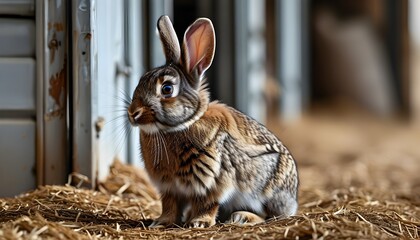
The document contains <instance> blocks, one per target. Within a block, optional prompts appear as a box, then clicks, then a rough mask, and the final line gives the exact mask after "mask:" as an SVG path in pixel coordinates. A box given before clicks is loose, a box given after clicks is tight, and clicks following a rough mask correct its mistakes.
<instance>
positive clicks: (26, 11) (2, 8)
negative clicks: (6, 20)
mask: <svg viewBox="0 0 420 240" xmlns="http://www.w3.org/2000/svg"><path fill="white" fill-rule="evenodd" d="M0 14H1V15H19V16H33V15H34V14H35V0H0Z"/></svg>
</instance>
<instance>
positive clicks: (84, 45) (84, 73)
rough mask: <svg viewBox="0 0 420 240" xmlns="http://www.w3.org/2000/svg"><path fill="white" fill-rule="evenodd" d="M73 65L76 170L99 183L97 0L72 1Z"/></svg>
mask: <svg viewBox="0 0 420 240" xmlns="http://www.w3.org/2000/svg"><path fill="white" fill-rule="evenodd" d="M72 31H73V32H72V49H73V52H72V56H73V59H72V66H73V69H72V71H73V73H74V75H73V79H72V80H73V91H74V92H73V104H72V107H73V108H72V109H71V110H70V111H72V112H73V126H72V127H73V128H72V133H71V134H73V142H72V145H73V153H72V164H73V169H72V170H73V171H76V172H79V173H81V174H83V175H86V176H87V177H88V178H90V179H91V181H92V187H93V188H95V187H96V181H97V176H98V170H97V169H98V164H99V159H98V143H97V139H96V136H95V131H94V121H95V119H96V117H97V98H98V96H97V92H96V90H97V87H96V86H97V85H96V84H97V48H96V47H97V44H96V41H97V39H96V38H97V37H96V3H95V1H94V0H77V1H73V2H72Z"/></svg>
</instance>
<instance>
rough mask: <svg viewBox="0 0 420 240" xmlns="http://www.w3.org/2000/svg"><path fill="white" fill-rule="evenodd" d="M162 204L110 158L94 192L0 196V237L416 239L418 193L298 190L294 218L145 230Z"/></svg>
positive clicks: (62, 189) (50, 189) (56, 189)
mask: <svg viewBox="0 0 420 240" xmlns="http://www.w3.org/2000/svg"><path fill="white" fill-rule="evenodd" d="M159 212H160V202H159V200H158V196H157V194H156V193H155V191H154V189H153V188H151V187H150V184H149V182H148V180H147V179H146V178H144V172H142V171H141V170H138V169H136V168H134V167H130V166H126V165H123V164H120V163H119V162H115V163H114V165H113V166H112V168H111V173H110V175H109V177H108V179H107V180H106V181H105V182H103V183H101V184H100V186H99V187H98V191H92V190H87V189H80V188H76V187H73V186H69V185H67V186H45V187H40V188H38V189H37V190H35V191H32V192H29V193H26V194H24V195H21V196H19V197H16V198H11V199H0V238H5V239H37V238H50V239H98V238H104V239H141V238H152V239H178V238H200V239H210V238H212V239H259V238H271V239H279V238H287V239H292V238H293V239H296V238H299V239H311V238H314V239H317V238H324V239H337V238H356V239H367V238H368V239H370V238H374V239H386V238H395V237H396V238H412V239H416V238H419V237H420V196H419V195H418V194H417V195H416V194H411V195H410V194H396V193H387V192H383V191H379V190H367V189H361V188H358V189H356V188H348V189H337V190H333V191H323V190H319V191H318V190H313V189H305V188H304V189H302V190H301V192H300V210H299V213H298V215H297V216H294V217H291V218H288V219H283V220H271V221H269V222H267V223H264V224H259V225H256V226H246V227H240V226H234V225H224V224H219V225H217V226H214V227H211V228H208V229H183V228H174V229H151V230H149V229H147V227H146V226H147V225H148V224H150V221H151V220H150V219H153V218H155V217H157V216H158V215H159Z"/></svg>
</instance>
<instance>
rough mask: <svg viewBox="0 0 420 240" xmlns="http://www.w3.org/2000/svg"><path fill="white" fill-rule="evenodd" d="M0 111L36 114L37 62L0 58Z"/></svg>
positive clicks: (26, 59) (29, 59) (27, 59)
mask: <svg viewBox="0 0 420 240" xmlns="http://www.w3.org/2000/svg"><path fill="white" fill-rule="evenodd" d="M0 110H2V111H4V110H8V111H10V110H18V111H30V112H35V61H34V60H33V59H31V58H0Z"/></svg>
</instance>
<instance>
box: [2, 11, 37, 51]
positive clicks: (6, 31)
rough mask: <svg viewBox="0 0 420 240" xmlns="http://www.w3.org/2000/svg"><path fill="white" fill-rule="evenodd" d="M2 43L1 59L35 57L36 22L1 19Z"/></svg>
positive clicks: (31, 20)
mask: <svg viewBox="0 0 420 240" xmlns="http://www.w3.org/2000/svg"><path fill="white" fill-rule="evenodd" d="M0 7H1V6H0ZM0 43H1V44H0V57H34V56H35V22H34V20H33V19H16V18H0Z"/></svg>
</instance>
